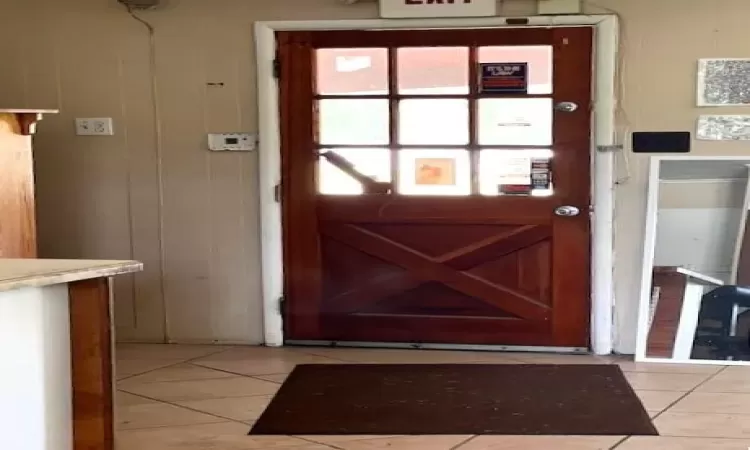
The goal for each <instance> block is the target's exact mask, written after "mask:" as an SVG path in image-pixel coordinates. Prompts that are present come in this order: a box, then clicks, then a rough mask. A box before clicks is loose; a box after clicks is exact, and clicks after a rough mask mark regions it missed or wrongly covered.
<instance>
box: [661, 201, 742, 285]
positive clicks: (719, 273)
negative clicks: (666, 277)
mask: <svg viewBox="0 0 750 450" xmlns="http://www.w3.org/2000/svg"><path fill="white" fill-rule="evenodd" d="M741 217H742V209H739V208H679V209H672V208H665V209H660V210H659V213H658V214H657V225H656V248H655V249H654V250H655V251H654V265H655V266H681V267H685V268H687V269H691V270H694V271H696V272H698V273H702V274H704V275H709V276H712V277H716V278H719V279H721V280H725V281H727V280H728V279H729V275H730V273H731V269H732V259H733V257H734V250H735V244H736V241H737V233H738V230H739V227H740V220H741Z"/></svg>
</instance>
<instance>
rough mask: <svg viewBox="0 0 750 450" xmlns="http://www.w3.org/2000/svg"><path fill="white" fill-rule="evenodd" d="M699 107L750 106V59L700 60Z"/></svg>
mask: <svg viewBox="0 0 750 450" xmlns="http://www.w3.org/2000/svg"><path fill="white" fill-rule="evenodd" d="M698 106H750V59H747V58H744V59H740V58H722V59H701V60H699V61H698Z"/></svg>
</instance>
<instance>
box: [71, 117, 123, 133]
mask: <svg viewBox="0 0 750 450" xmlns="http://www.w3.org/2000/svg"><path fill="white" fill-rule="evenodd" d="M76 134H77V135H78V136H112V135H114V134H115V130H114V127H113V125H112V118H111V117H100V118H91V119H76Z"/></svg>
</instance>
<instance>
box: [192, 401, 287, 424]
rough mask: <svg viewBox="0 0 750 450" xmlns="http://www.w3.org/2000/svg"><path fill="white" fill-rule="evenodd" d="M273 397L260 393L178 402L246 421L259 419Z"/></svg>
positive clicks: (228, 417) (210, 412)
mask: <svg viewBox="0 0 750 450" xmlns="http://www.w3.org/2000/svg"><path fill="white" fill-rule="evenodd" d="M272 399H273V396H272V395H259V396H254V397H232V398H214V399H209V400H194V401H189V402H177V404H178V405H181V406H185V407H188V408H191V409H196V410H198V411H203V412H206V413H209V414H216V415H217V416H221V417H226V418H227V419H232V420H240V421H243V422H244V421H248V420H256V419H258V418H259V417H260V415H261V414H262V413H263V411H265V409H266V408H267V407H268V404H269V403H271V400H272Z"/></svg>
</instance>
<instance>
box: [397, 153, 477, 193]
mask: <svg viewBox="0 0 750 450" xmlns="http://www.w3.org/2000/svg"><path fill="white" fill-rule="evenodd" d="M398 164H399V167H398V171H399V174H398V176H399V179H398V192H399V193H400V194H404V195H469V194H471V162H470V158H469V152H468V151H466V150H447V149H424V150H422V149H419V150H399V152H398Z"/></svg>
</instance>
